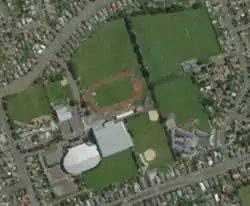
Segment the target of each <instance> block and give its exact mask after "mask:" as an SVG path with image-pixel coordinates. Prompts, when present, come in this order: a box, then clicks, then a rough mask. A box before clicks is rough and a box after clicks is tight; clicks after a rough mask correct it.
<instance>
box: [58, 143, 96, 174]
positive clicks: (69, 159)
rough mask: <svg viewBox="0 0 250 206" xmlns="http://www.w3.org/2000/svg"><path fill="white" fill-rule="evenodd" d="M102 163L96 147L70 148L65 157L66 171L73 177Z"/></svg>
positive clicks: (79, 146)
mask: <svg viewBox="0 0 250 206" xmlns="http://www.w3.org/2000/svg"><path fill="white" fill-rule="evenodd" d="M100 161H101V157H100V154H99V152H98V149H97V146H96V145H86V144H81V145H77V146H76V147H73V148H70V149H69V150H68V153H67V154H66V156H65V157H64V160H63V166H64V169H65V170H66V171H67V172H68V173H70V174H73V175H76V174H80V173H82V172H85V171H87V170H90V169H92V168H94V167H96V166H97V165H98V164H99V162H100Z"/></svg>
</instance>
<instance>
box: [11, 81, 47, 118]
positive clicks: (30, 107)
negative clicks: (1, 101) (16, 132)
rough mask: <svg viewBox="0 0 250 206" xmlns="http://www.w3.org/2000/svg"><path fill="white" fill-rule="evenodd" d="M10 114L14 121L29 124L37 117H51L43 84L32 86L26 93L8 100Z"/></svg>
mask: <svg viewBox="0 0 250 206" xmlns="http://www.w3.org/2000/svg"><path fill="white" fill-rule="evenodd" d="M7 103H8V112H9V114H10V117H11V118H12V119H13V120H17V121H21V122H29V121H31V120H32V119H33V118H35V117H39V116H43V115H50V114H51V109H50V105H49V102H48V100H47V99H46V95H45V90H44V88H43V87H42V85H41V84H35V85H32V86H30V87H29V88H28V89H26V90H25V91H23V92H21V93H19V94H16V95H12V96H10V97H8V99H7Z"/></svg>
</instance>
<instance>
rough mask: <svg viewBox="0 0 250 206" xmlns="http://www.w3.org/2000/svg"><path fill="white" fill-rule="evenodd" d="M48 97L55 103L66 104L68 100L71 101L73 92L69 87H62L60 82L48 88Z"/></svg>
mask: <svg viewBox="0 0 250 206" xmlns="http://www.w3.org/2000/svg"><path fill="white" fill-rule="evenodd" d="M46 92H47V95H48V97H49V99H50V101H51V102H53V103H58V104H60V103H65V102H66V101H67V99H71V98H72V95H71V91H70V87H69V85H66V86H62V85H61V83H60V81H57V82H54V83H52V84H50V85H49V86H47V87H46Z"/></svg>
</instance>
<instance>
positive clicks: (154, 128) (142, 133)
mask: <svg viewBox="0 0 250 206" xmlns="http://www.w3.org/2000/svg"><path fill="white" fill-rule="evenodd" d="M127 125H128V129H129V131H130V132H131V135H132V138H133V142H134V145H135V150H136V151H137V152H138V153H141V154H142V155H143V153H144V152H145V151H146V150H148V149H153V150H154V151H155V153H156V158H155V159H154V160H153V161H152V162H150V163H149V164H150V168H159V167H161V166H163V165H166V164H171V163H173V156H172V153H171V150H170V148H169V146H168V140H167V137H166V135H165V133H164V130H163V126H162V125H160V124H159V122H152V121H150V120H149V118H148V114H143V115H140V116H136V117H134V118H132V119H129V120H128V122H127Z"/></svg>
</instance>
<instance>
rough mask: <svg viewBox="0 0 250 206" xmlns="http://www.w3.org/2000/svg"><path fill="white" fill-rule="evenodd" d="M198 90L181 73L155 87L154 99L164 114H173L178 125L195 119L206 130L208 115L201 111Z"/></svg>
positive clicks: (188, 77) (187, 76)
mask: <svg viewBox="0 0 250 206" xmlns="http://www.w3.org/2000/svg"><path fill="white" fill-rule="evenodd" d="M198 92H199V91H198V88H197V87H196V85H195V84H192V82H191V79H190V76H189V75H181V76H179V77H178V78H175V79H174V80H172V81H171V80H170V81H168V82H167V83H165V84H162V85H158V86H157V87H155V94H156V99H157V101H158V102H159V107H160V111H161V112H162V113H163V114H164V115H168V114H170V113H171V114H174V115H175V119H176V122H177V124H178V125H183V124H185V123H188V122H190V120H193V119H197V120H199V121H198V123H199V127H200V128H201V129H203V130H206V131H208V129H209V126H208V116H207V114H206V112H203V108H202V106H201V104H200V102H199V94H198Z"/></svg>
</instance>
